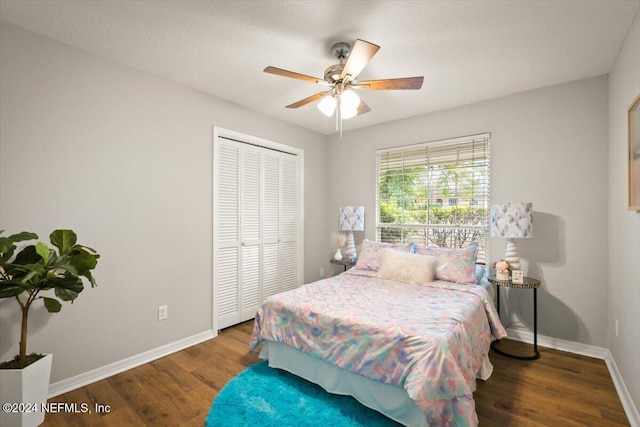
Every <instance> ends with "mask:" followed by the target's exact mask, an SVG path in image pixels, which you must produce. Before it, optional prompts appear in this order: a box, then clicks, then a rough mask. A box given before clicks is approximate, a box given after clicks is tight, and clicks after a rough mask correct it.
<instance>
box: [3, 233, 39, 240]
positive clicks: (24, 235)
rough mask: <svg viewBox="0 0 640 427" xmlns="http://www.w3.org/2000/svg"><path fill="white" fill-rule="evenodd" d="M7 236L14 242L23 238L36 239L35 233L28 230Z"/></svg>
mask: <svg viewBox="0 0 640 427" xmlns="http://www.w3.org/2000/svg"><path fill="white" fill-rule="evenodd" d="M9 238H10V239H11V240H13V241H14V242H22V241H24V240H33V239H37V238H38V235H37V234H36V233H30V232H28V231H23V232H20V233H17V234H12V235H11V236H9Z"/></svg>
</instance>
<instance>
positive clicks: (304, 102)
mask: <svg viewBox="0 0 640 427" xmlns="http://www.w3.org/2000/svg"><path fill="white" fill-rule="evenodd" d="M332 92H333V89H332V90H328V91H326V92H320V93H316V94H315V95H311V96H310V97H308V98H305V99H301V100H300V101H298V102H294V103H293V104H289V105H287V108H298V107H302V106H304V105H307V104H309V103H311V102H313V101H317V100H318V99H320V98H322V97H323V96H325V95H328V94H330V93H332Z"/></svg>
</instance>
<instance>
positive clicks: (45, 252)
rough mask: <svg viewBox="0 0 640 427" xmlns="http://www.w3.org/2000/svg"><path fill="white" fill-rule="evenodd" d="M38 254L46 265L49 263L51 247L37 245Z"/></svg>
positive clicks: (41, 244)
mask: <svg viewBox="0 0 640 427" xmlns="http://www.w3.org/2000/svg"><path fill="white" fill-rule="evenodd" d="M36 252H37V253H38V255H40V256H41V257H42V260H43V261H44V263H45V264H48V263H49V247H48V246H47V245H45V244H44V243H42V242H38V243H36Z"/></svg>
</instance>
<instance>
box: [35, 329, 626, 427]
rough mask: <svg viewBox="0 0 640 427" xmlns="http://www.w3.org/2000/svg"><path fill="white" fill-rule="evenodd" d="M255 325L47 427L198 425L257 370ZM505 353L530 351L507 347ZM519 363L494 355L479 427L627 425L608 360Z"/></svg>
mask: <svg viewBox="0 0 640 427" xmlns="http://www.w3.org/2000/svg"><path fill="white" fill-rule="evenodd" d="M252 332H253V321H249V322H244V323H241V324H239V325H236V326H232V327H230V328H227V329H225V330H223V331H220V333H219V335H218V337H216V338H215V339H212V340H209V341H206V342H203V343H201V344H198V345H196V346H193V347H190V348H187V349H185V350H182V351H179V352H177V353H174V354H172V355H169V356H167V357H164V358H162V359H158V360H156V361H153V362H151V363H148V364H146V365H142V366H139V367H137V368H134V369H131V370H129V371H126V372H123V373H120V374H118V375H115V376H113V377H110V378H107V379H104V380H102V381H98V382H96V383H93V384H90V385H88V386H86V387H82V388H79V389H77V390H73V391H71V392H69V393H66V394H63V395H61V396H57V397H55V398H53V399H51V400H50V401H51V402H66V403H83V402H86V403H88V404H89V405H95V404H96V403H100V404H103V405H110V409H111V410H110V412H109V413H102V414H98V413H95V412H93V413H91V414H74V413H64V412H62V413H51V414H47V415H46V418H45V423H44V424H43V425H44V426H45V427H58V426H65V427H66V426H90V427H94V426H95V427H103V426H105V427H110V426H115V427H121V426H178V425H180V426H198V427H202V426H203V425H204V420H205V418H206V416H207V413H208V412H209V409H210V407H211V403H212V402H213V400H214V399H215V397H216V396H217V394H218V393H219V392H220V390H221V389H222V388H223V387H224V386H225V384H226V383H227V382H228V381H230V380H231V379H232V378H233V377H235V376H236V375H238V374H239V373H240V372H242V371H243V370H244V369H246V368H247V367H248V366H250V365H252V364H254V363H257V362H258V361H259V359H258V352H259V351H258V350H259V349H258V350H256V351H254V352H251V353H249V340H250V337H251V333H252ZM500 345H501V348H503V349H507V350H508V351H517V352H520V353H527V352H530V351H531V346H530V345H528V344H524V343H518V342H515V341H510V340H503V341H502V342H501V343H500ZM539 349H540V353H541V357H540V359H538V360H534V361H522V360H515V359H510V358H507V357H504V356H502V355H499V354H497V353H493V352H492V353H491V354H490V359H491V362H492V363H493V365H494V372H493V375H492V376H491V378H489V380H487V381H480V380H479V381H478V383H477V390H476V392H475V393H474V399H475V402H476V411H477V413H478V418H479V421H480V425H481V426H482V427H485V426H487V427H505V426H517V427H558V426H563V427H585V426H589V427H592V426H598V427H620V426H629V422H628V420H627V418H626V416H625V413H624V409H623V408H622V404H621V403H620V399H619V398H618V395H617V393H616V390H615V387H614V385H613V381H612V380H611V376H610V375H609V372H608V369H607V366H606V364H605V363H604V361H602V360H598V359H593V358H590V357H585V356H579V355H575V354H571V353H565V352H562V351H558V350H553V349H548V348H543V347H540V348H539Z"/></svg>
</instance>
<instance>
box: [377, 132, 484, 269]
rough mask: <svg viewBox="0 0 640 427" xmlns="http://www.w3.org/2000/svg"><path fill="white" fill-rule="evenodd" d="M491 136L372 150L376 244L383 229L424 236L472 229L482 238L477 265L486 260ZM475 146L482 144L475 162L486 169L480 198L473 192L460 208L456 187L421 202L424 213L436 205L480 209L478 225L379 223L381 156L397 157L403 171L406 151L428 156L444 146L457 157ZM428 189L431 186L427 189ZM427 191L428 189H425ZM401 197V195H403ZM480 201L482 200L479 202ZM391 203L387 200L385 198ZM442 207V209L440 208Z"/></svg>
mask: <svg viewBox="0 0 640 427" xmlns="http://www.w3.org/2000/svg"><path fill="white" fill-rule="evenodd" d="M490 139H491V134H490V133H483V134H476V135H469V136H462V137H458V138H449V139H443V140H438V141H431V142H424V143H419V144H412V145H403V146H398V147H390V148H384V149H379V150H376V205H375V209H376V241H378V242H380V241H383V236H382V231H383V229H390V228H391V229H394V228H395V229H416V230H422V231H423V232H424V233H425V236H427V235H429V234H430V230H432V231H431V232H433V230H438V231H449V230H453V233H456V232H464V230H473V229H477V230H482V235H483V237H484V238H483V239H482V238H481V239H479V240H481V241H479V242H478V243H479V244H480V252H479V254H478V262H479V263H486V260H488V259H489V254H488V249H489V248H488V244H489V207H490V190H491V182H490V181H491V168H490V163H491V161H490V147H491V142H490ZM470 143H473V144H476V143H480V144H484V156H480V157H479V158H478V159H479V160H480V161H483V160H484V162H485V165H483V167H486V175H484V174H483V175H482V178H483V180H484V181H483V182H484V183H486V184H484V185H485V186H486V188H484V189H483V191H482V194H480V197H478V194H477V193H473V194H471V195H470V197H469V201H468V203H467V204H464V203H463V204H462V205H461V203H460V202H461V200H460V193H458V192H457V188H456V194H454V195H450V196H443V195H442V194H435V195H434V194H430V193H429V192H427V195H428V196H427V197H426V198H425V199H424V202H426V205H425V208H424V210H427V211H428V210H429V209H430V207H431V206H433V207H436V206H439V207H441V208H445V209H447V208H455V209H457V208H460V207H461V206H462V207H465V206H467V205H468V207H470V208H484V209H485V212H484V215H483V216H482V218H483V221H482V224H480V225H470V224H460V223H458V224H437V223H429V224H426V223H425V224H415V223H406V222H405V221H404V219H402V220H401V222H395V223H382V222H381V218H380V217H381V197H380V193H381V185H382V183H381V158H382V156H384V155H385V154H388V153H394V154H398V155H400V156H401V162H402V163H401V164H402V166H401V167H400V168H398V170H403V171H404V168H405V163H404V162H405V157H404V155H405V153H408V152H412V151H414V150H419V149H422V148H427V153H431V151H430V150H432V149H433V148H436V147H437V148H443V147H446V146H451V151H452V155H453V154H454V153H455V155H456V156H459V153H460V151H461V147H462V146H463V145H464V144H470ZM474 148H475V147H474ZM430 156H432V155H431V154H428V155H427V156H426V159H430V158H431V157H430ZM459 162H460V160H459V157H458V158H457V159H456V170H458V169H462V168H460V163H459ZM437 164H438V162H433V163H431V162H430V161H429V160H427V161H425V163H424V166H429V165H437ZM442 164H445V163H442ZM402 174H404V172H402ZM429 185H431V184H430V183H428V184H427V186H429ZM429 188H431V187H429ZM429 191H430V190H429ZM402 192H403V193H404V190H402ZM403 196H404V194H403ZM451 198H456V200H457V202H458V203H456V205H455V206H449V204H448V203H447V202H448V201H449V200H450V199H451ZM483 199H484V200H483ZM388 200H391V199H388ZM402 200H408V199H406V198H404V197H403V199H402ZM440 200H442V201H443V202H444V203H439V202H440ZM443 205H444V206H443ZM405 237H406V236H405V235H404V230H403V231H402V233H401V240H402V241H405Z"/></svg>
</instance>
